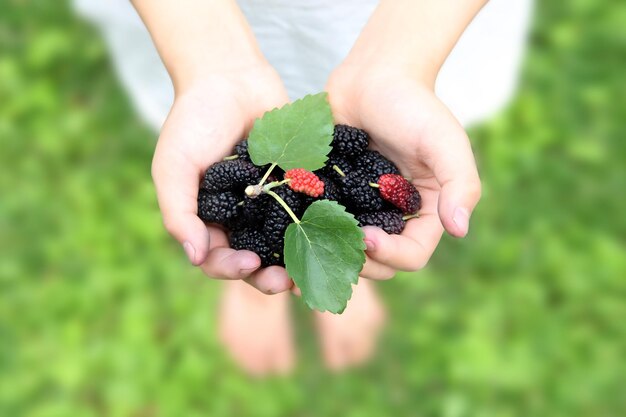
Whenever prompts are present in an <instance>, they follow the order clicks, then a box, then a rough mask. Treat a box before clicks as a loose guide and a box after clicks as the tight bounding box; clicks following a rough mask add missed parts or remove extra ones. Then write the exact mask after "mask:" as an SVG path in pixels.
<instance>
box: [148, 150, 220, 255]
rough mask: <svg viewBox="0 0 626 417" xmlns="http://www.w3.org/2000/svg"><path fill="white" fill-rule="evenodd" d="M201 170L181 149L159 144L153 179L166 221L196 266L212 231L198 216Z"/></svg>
mask: <svg viewBox="0 0 626 417" xmlns="http://www.w3.org/2000/svg"><path fill="white" fill-rule="evenodd" d="M200 175H201V172H200V170H199V169H198V168H196V167H195V166H193V165H192V164H190V163H189V161H187V160H185V158H184V157H183V156H182V154H180V153H178V152H164V151H162V149H161V148H159V146H158V145H157V151H156V152H155V156H154V160H153V163H152V178H153V180H154V184H155V186H156V192H157V199H158V202H159V208H160V210H161V215H162V216H163V224H164V225H165V228H166V229H167V231H168V232H169V233H170V234H171V235H172V236H174V238H175V239H176V240H178V241H179V242H180V243H181V244H182V245H183V248H184V250H185V253H186V254H187V257H188V258H189V260H190V261H191V263H192V264H194V265H200V264H202V263H203V262H204V261H205V260H206V257H207V255H208V251H209V239H210V236H209V232H208V231H207V228H206V226H205V225H204V223H203V222H202V220H200V218H199V217H198V216H197V210H198V207H197V205H198V203H197V199H198V183H199V180H200Z"/></svg>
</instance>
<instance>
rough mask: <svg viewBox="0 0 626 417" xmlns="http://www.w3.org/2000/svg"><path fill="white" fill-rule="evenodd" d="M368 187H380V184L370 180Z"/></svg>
mask: <svg viewBox="0 0 626 417" xmlns="http://www.w3.org/2000/svg"><path fill="white" fill-rule="evenodd" d="M370 187H374V188H380V185H378V184H376V183H375V182H370Z"/></svg>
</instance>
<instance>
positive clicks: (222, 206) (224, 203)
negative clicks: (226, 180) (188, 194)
mask: <svg viewBox="0 0 626 417" xmlns="http://www.w3.org/2000/svg"><path fill="white" fill-rule="evenodd" d="M238 203H239V198H238V197H237V195H236V194H235V193H233V192H232V191H226V192H222V193H219V194H213V193H209V192H206V191H204V190H200V193H199V194H198V217H200V218H201V219H202V220H203V221H205V222H207V223H218V224H221V225H224V226H228V225H229V224H230V222H231V221H232V220H233V219H234V217H235V215H236V214H237V204H238Z"/></svg>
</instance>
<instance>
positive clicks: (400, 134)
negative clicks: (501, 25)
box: [133, 0, 486, 375]
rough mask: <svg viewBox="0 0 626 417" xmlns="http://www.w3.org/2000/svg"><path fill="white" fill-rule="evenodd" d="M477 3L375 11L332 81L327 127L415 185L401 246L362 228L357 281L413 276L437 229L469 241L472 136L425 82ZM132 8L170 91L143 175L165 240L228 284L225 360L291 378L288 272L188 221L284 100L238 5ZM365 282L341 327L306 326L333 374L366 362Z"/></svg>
mask: <svg viewBox="0 0 626 417" xmlns="http://www.w3.org/2000/svg"><path fill="white" fill-rule="evenodd" d="M485 2H486V1H485V0H467V1H464V2H458V1H456V0H412V1H411V0H383V1H381V2H380V4H379V6H378V7H377V9H376V10H375V12H374V14H373V15H372V17H371V18H370V20H369V21H368V23H367V25H366V26H365V28H364V30H363V31H362V33H361V35H360V36H359V38H358V40H357V41H356V43H355V45H354V47H353V49H352V51H351V52H350V54H349V55H348V56H347V57H346V59H345V61H344V62H343V63H342V64H341V65H340V66H339V67H338V68H336V69H335V70H334V71H333V73H332V75H331V77H330V78H329V81H328V84H327V88H326V89H327V91H328V93H329V100H330V104H331V107H332V109H333V114H334V116H335V119H336V120H335V121H336V122H337V123H344V124H349V125H352V126H356V127H359V128H362V129H365V130H366V131H367V132H368V133H369V134H370V135H371V138H372V143H371V145H372V147H373V148H375V149H378V150H380V151H381V152H382V153H383V154H384V155H385V156H387V157H388V158H390V159H391V160H393V161H394V162H395V163H396V164H397V165H398V167H399V168H400V170H401V171H402V173H403V174H404V175H406V176H409V177H410V178H411V179H412V181H413V184H415V186H416V187H418V188H419V190H420V192H421V194H422V197H423V201H424V207H423V208H422V209H421V210H420V218H418V219H412V220H410V221H409V222H408V223H407V226H406V228H405V230H404V231H403V233H402V234H401V235H393V236H389V235H387V234H386V233H384V232H383V231H382V230H380V229H378V228H374V227H365V228H364V230H365V233H366V239H365V242H366V245H367V251H366V254H367V261H366V264H365V266H364V268H363V271H362V273H361V275H362V276H363V277H365V278H372V279H388V278H391V277H392V276H393V275H394V274H395V273H396V271H398V270H401V271H416V270H419V269H421V268H423V267H424V266H425V265H426V263H427V262H428V259H429V258H430V256H431V255H432V253H433V251H434V250H435V248H436V246H437V244H438V242H439V240H440V238H441V235H442V233H443V230H444V229H445V230H446V231H447V232H448V233H450V234H451V235H452V236H456V237H463V236H465V235H466V234H467V233H468V230H469V218H470V215H471V212H472V210H473V209H474V207H475V205H476V204H477V202H478V200H479V198H480V180H479V177H478V173H477V170H476V166H475V162H474V158H473V154H472V151H471V146H470V143H469V140H468V138H467V135H466V134H465V131H464V130H463V128H462V127H461V126H460V124H459V123H458V122H457V121H456V119H455V118H454V116H453V115H452V114H451V113H450V112H449V110H448V109H447V108H446V107H445V105H444V104H443V103H441V102H440V101H439V100H438V99H437V97H436V96H435V94H434V83H435V80H436V76H437V73H438V72H439V69H440V67H441V65H442V64H443V62H444V60H445V59H446V57H447V55H448V54H449V52H450V51H451V50H452V48H453V46H454V45H455V43H456V41H457V40H458V38H459V36H460V35H461V34H462V33H463V31H464V30H465V28H466V27H467V25H468V24H469V22H470V21H471V20H472V18H473V17H474V16H475V14H476V13H477V12H478V11H479V10H480V8H481V7H482V6H483V5H484V3H485ZM133 4H134V6H135V8H136V9H137V11H138V13H139V15H140V16H141V17H142V19H143V21H144V23H145V24H146V26H147V27H148V29H149V31H150V33H151V35H152V38H153V40H154V43H155V45H156V47H157V49H158V51H159V54H160V55H161V57H162V59H163V62H164V63H165V66H166V68H167V69H168V71H169V73H170V76H171V78H172V82H173V84H174V89H175V101H174V104H173V106H172V109H171V111H170V114H169V116H168V118H167V120H166V122H165V124H164V125H163V129H162V131H161V134H160V137H159V141H158V144H157V147H156V151H155V154H154V159H153V164H152V176H153V179H154V183H155V187H156V191H157V197H158V201H159V207H160V209H161V212H162V215H163V222H164V225H165V228H166V229H167V230H168V231H169V232H170V234H172V236H173V237H174V238H176V239H177V240H178V241H179V242H180V244H181V245H182V246H183V249H184V250H185V253H186V255H187V257H188V258H189V260H190V261H191V263H192V264H194V265H196V266H199V267H200V268H202V270H203V271H204V272H205V273H206V275H207V276H209V277H212V278H216V279H224V280H227V283H226V289H225V292H224V294H223V298H222V303H221V312H222V314H220V328H221V331H220V334H221V336H222V341H223V342H224V343H225V344H226V346H227V347H228V348H229V351H230V352H231V354H232V356H233V359H235V361H237V363H239V364H240V365H241V366H242V367H243V368H244V369H246V370H248V371H249V372H251V373H253V374H257V375H260V374H266V373H272V372H278V373H282V372H286V371H288V370H289V369H291V367H292V366H293V361H294V359H293V358H294V354H293V346H292V340H291V330H290V325H289V319H288V317H287V316H288V309H287V303H288V299H287V298H286V297H287V296H288V293H287V292H286V291H288V290H292V291H294V292H296V293H297V289H296V288H294V287H293V282H292V281H291V280H290V279H289V277H288V276H287V274H286V272H285V270H284V269H283V268H279V267H269V268H263V269H261V268H260V259H259V257H258V256H257V255H256V254H254V253H253V252H250V251H235V250H233V249H231V248H229V247H228V241H227V238H226V235H225V233H224V231H223V230H222V229H220V228H218V227H216V226H206V225H205V224H204V223H203V222H202V221H201V220H200V219H199V218H198V217H197V215H196V210H197V207H196V205H197V202H196V199H197V193H198V183H199V180H200V178H201V176H202V174H203V172H204V170H206V168H207V167H209V166H210V165H211V164H213V163H214V162H216V161H219V160H221V159H222V158H223V157H224V156H226V155H228V154H230V153H231V152H232V148H233V146H234V145H235V143H237V142H238V141H239V140H241V139H242V138H244V137H246V136H247V132H249V130H250V128H251V127H252V124H253V121H254V119H255V118H257V117H260V116H261V115H262V114H263V113H264V112H265V111H267V110H268V109H272V108H275V107H280V106H282V105H283V104H285V103H286V102H287V101H288V98H287V94H286V91H285V88H284V86H283V84H282V82H281V80H280V78H279V77H278V75H277V74H276V72H275V71H274V69H273V68H271V67H270V66H269V64H268V63H267V61H266V60H265V58H264V57H263V56H262V54H261V52H260V50H259V48H258V45H257V43H256V40H255V39H254V36H253V34H252V31H251V30H250V27H249V26H248V24H247V22H246V20H245V18H244V16H243V14H242V13H241V11H240V10H239V8H238V7H237V5H236V2H234V1H232V0H214V1H206V0H190V1H188V2H186V4H185V7H180V4H179V3H178V2H176V1H174V0H163V1H158V2H155V1H153V0H134V1H133ZM399 40H401V41H399ZM242 282H245V283H248V284H250V285H251V286H252V287H254V288H255V289H256V290H258V291H256V290H253V289H252V288H251V287H248V286H246V285H242ZM361 282H362V283H361V284H360V285H359V286H357V287H355V290H354V295H353V297H352V299H351V301H350V304H349V307H348V308H347V309H346V311H345V312H344V314H343V315H341V316H333V315H330V314H322V313H315V315H316V323H317V325H318V329H319V330H320V340H321V345H322V353H323V355H324V358H325V360H326V363H327V364H328V366H329V367H331V368H332V369H337V370H339V369H343V368H345V367H346V366H350V365H356V364H359V363H362V362H364V361H365V360H366V359H367V358H368V357H369V356H370V355H371V354H372V352H373V351H374V346H375V343H374V342H375V340H376V338H377V335H378V333H379V331H380V329H381V327H382V323H383V321H384V309H383V307H382V304H381V303H380V301H379V300H378V298H377V296H376V294H375V292H374V290H373V287H372V285H371V282H368V281H367V280H361ZM265 294H277V295H274V296H273V297H267V296H266V295H265ZM268 352H274V353H268Z"/></svg>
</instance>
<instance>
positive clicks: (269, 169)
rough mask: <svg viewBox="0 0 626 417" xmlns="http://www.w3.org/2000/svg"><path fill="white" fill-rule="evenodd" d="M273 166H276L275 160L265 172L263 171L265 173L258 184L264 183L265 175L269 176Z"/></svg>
mask: <svg viewBox="0 0 626 417" xmlns="http://www.w3.org/2000/svg"><path fill="white" fill-rule="evenodd" d="M274 168H276V162H274V163H273V164H272V165H270V167H269V168H268V169H267V172H266V173H265V175H263V178H261V182H260V183H259V185H263V184H265V181H266V180H267V177H269V176H270V174H271V173H272V170H273V169H274Z"/></svg>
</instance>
